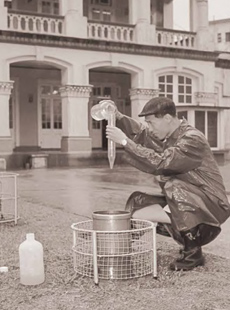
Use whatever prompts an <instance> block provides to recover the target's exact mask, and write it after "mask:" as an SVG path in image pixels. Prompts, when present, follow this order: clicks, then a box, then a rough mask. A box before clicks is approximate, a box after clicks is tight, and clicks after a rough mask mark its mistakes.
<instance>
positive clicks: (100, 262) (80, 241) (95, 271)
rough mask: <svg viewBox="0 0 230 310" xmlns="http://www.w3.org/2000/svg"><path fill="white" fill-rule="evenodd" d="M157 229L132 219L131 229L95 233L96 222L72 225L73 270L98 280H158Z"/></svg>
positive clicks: (96, 281)
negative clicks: (150, 276) (147, 277)
mask: <svg viewBox="0 0 230 310" xmlns="http://www.w3.org/2000/svg"><path fill="white" fill-rule="evenodd" d="M156 226H157V223H153V222H150V221H146V220H137V219H135V220H134V219H131V229H130V230H122V231H97V230H93V221H91V220H90V221H85V222H79V223H75V224H72V226H71V228H72V229H73V248H72V249H73V257H74V270H75V271H76V272H77V273H79V274H81V275H84V276H88V277H94V282H95V283H96V284H97V283H98V279H117V280H124V279H132V278H137V277H143V276H145V275H148V274H151V273H152V274H153V276H154V277H157V256H156Z"/></svg>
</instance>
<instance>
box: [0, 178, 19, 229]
mask: <svg viewBox="0 0 230 310" xmlns="http://www.w3.org/2000/svg"><path fill="white" fill-rule="evenodd" d="M17 176H18V175H17V174H16V173H10V172H1V173H0V224H1V223H7V222H14V223H15V224H17V220H18V219H19V216H18V196H17Z"/></svg>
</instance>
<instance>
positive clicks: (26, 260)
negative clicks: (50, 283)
mask: <svg viewBox="0 0 230 310" xmlns="http://www.w3.org/2000/svg"><path fill="white" fill-rule="evenodd" d="M19 262H20V282H21V284H23V285H38V284H41V283H43V282H44V281H45V273H44V262H43V246H42V244H41V243H40V242H38V241H37V240H35V238H34V234H33V233H29V234H26V240H25V241H23V242H22V243H21V244H20V246H19Z"/></svg>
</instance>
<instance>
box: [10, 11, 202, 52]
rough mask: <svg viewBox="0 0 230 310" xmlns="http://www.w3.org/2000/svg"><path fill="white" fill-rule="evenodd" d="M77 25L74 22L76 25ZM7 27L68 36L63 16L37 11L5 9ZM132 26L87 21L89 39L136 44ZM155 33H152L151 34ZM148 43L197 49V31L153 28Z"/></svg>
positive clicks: (134, 29)
mask: <svg viewBox="0 0 230 310" xmlns="http://www.w3.org/2000/svg"><path fill="white" fill-rule="evenodd" d="M76 27H77V25H76ZM8 29H9V30H13V31H20V32H30V33H41V34H49V35H68V34H65V33H64V29H65V27H64V17H63V16H53V15H52V16H48V15H41V14H36V13H25V12H16V11H10V12H8ZM135 31H136V28H135V26H134V25H121V24H115V23H109V24H106V23H105V22H100V23H98V22H93V21H89V22H88V38H89V39H97V40H105V41H117V42H124V43H138V42H137V41H136V38H137V36H136V33H135ZM153 36H154V34H153ZM145 44H148V45H161V46H168V47H175V48H187V49H195V48H196V33H195V32H188V31H178V30H172V29H163V28H162V29H160V28H156V31H155V36H154V37H153V38H150V41H149V43H148V42H146V43H145Z"/></svg>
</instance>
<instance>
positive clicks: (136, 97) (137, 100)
mask: <svg viewBox="0 0 230 310" xmlns="http://www.w3.org/2000/svg"><path fill="white" fill-rule="evenodd" d="M158 94H159V89H150V88H132V89H131V90H130V99H131V116H132V118H134V119H136V120H137V119H139V117H138V114H140V112H141V111H142V109H143V107H144V105H145V104H146V103H147V102H148V101H149V100H150V99H152V98H154V97H157V96H158ZM139 120H140V119H139Z"/></svg>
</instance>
